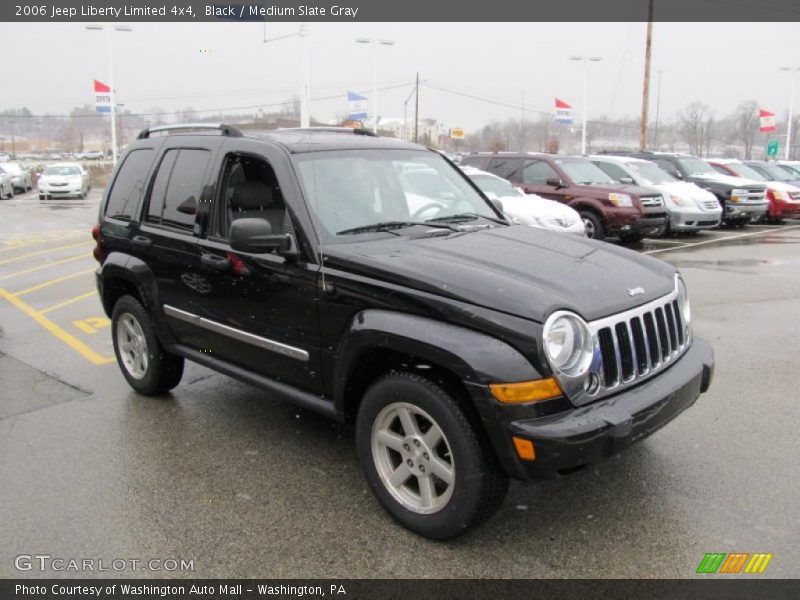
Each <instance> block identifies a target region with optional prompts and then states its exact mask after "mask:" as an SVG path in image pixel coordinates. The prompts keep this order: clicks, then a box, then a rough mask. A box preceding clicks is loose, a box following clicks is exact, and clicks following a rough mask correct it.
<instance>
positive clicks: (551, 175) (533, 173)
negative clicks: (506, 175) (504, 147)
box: [522, 160, 559, 185]
mask: <svg viewBox="0 0 800 600" xmlns="http://www.w3.org/2000/svg"><path fill="white" fill-rule="evenodd" d="M548 179H559V177H558V173H556V170H555V169H554V168H553V167H551V166H550V165H548V164H547V163H546V162H544V161H543V160H526V161H525V169H524V171H523V172H522V182H523V183H530V184H532V185H547V180H548Z"/></svg>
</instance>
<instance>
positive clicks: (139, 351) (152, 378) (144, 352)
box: [111, 296, 184, 396]
mask: <svg viewBox="0 0 800 600" xmlns="http://www.w3.org/2000/svg"><path fill="white" fill-rule="evenodd" d="M111 337H112V339H113V341H114V353H115V354H116V356H117V363H118V364H119V367H120V370H121V371H122V374H123V375H124V376H125V379H126V380H127V381H128V384H129V385H130V386H131V387H132V388H133V389H134V390H136V391H137V392H139V393H140V394H143V395H145V396H157V395H160V394H165V393H166V392H168V391H169V390H171V389H172V388H174V387H175V386H176V385H178V383H180V381H181V377H182V376H183V363H184V361H183V357H180V356H175V355H174V354H170V353H169V352H167V351H166V350H164V347H163V346H162V345H161V342H159V340H158V336H157V335H156V331H155V328H154V327H153V323H152V321H151V319H150V315H148V314H147V311H146V310H145V309H144V307H143V306H142V305H141V304H140V303H139V301H138V300H137V299H136V298H134V297H133V296H122V297H121V298H120V299H119V300H118V301H117V303H116V304H115V305H114V311H113V313H112V315H111Z"/></svg>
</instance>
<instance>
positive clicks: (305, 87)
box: [262, 23, 311, 128]
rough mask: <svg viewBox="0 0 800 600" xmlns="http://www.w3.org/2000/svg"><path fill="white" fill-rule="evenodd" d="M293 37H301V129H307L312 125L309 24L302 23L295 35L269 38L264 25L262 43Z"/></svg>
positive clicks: (288, 34)
mask: <svg viewBox="0 0 800 600" xmlns="http://www.w3.org/2000/svg"><path fill="white" fill-rule="evenodd" d="M293 37H299V38H300V42H301V44H302V48H301V54H302V65H301V68H302V71H303V82H302V84H301V86H300V127H302V128H306V127H309V126H310V125H311V109H310V107H309V104H310V100H311V31H310V30H309V27H308V24H307V23H300V26H299V27H298V29H297V31H296V32H295V33H287V34H286V35H278V36H275V37H272V38H268V37H267V25H266V23H264V34H263V39H262V41H263V42H264V43H265V44H267V43H269V42H276V41H278V40H285V39H287V38H293Z"/></svg>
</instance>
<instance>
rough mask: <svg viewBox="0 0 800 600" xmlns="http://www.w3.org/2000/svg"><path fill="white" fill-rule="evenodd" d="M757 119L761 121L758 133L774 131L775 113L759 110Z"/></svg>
mask: <svg viewBox="0 0 800 600" xmlns="http://www.w3.org/2000/svg"><path fill="white" fill-rule="evenodd" d="M758 119H759V121H761V127H760V128H759V131H775V113H771V112H769V111H768V110H764V109H763V108H762V109H759V111H758Z"/></svg>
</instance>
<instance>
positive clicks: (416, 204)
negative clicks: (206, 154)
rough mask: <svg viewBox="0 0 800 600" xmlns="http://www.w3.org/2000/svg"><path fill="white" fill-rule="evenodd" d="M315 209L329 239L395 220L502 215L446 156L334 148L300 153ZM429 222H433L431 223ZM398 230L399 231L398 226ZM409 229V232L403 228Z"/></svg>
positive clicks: (410, 221) (345, 237)
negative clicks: (448, 161) (498, 213)
mask: <svg viewBox="0 0 800 600" xmlns="http://www.w3.org/2000/svg"><path fill="white" fill-rule="evenodd" d="M294 160H295V162H296V164H297V166H298V170H299V172H300V179H301V181H302V184H303V187H304V188H305V193H306V197H307V198H308V203H309V208H310V209H311V210H312V211H313V212H314V213H315V214H314V220H315V223H317V224H318V225H319V229H321V234H322V235H323V236H324V238H325V239H326V241H328V242H334V243H337V242H339V243H341V242H346V241H351V240H352V234H353V233H359V234H360V233H364V234H367V233H369V234H371V235H381V236H385V235H386V234H387V233H388V234H390V235H391V234H392V233H391V232H388V231H379V232H377V233H376V232H374V231H364V232H362V231H355V232H353V231H350V230H353V229H362V228H369V227H370V226H376V229H388V227H386V228H381V227H377V226H380V225H381V224H389V223H391V224H393V227H398V224H402V226H403V227H406V226H409V227H413V226H414V225H413V224H414V223H417V224H422V225H423V226H425V227H426V228H429V227H430V226H431V224H432V223H430V221H432V220H435V221H434V222H437V221H438V222H443V220H447V218H448V217H456V216H457V215H465V216H464V217H463V218H464V219H465V220H476V219H480V218H481V217H485V218H486V219H489V221H487V223H488V222H491V220H492V219H498V216H497V213H495V212H494V210H492V208H491V207H490V206H489V205H488V204H487V202H486V200H485V199H484V198H482V197H481V196H480V194H479V193H478V192H476V191H475V190H474V189H473V188H472V186H470V185H469V183H468V182H467V181H465V180H464V178H463V176H462V175H461V174H460V173H459V172H458V171H457V170H456V169H455V168H454V167H452V166H451V165H450V164H448V163H447V162H446V161H445V160H444V159H443V158H442V157H441V156H439V155H438V154H437V153H435V152H429V151H425V150H419V151H418V150H332V151H324V152H308V153H304V154H296V155H294ZM426 222H429V223H426ZM392 231H393V232H394V233H398V231H397V229H392ZM403 233H405V232H403Z"/></svg>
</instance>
